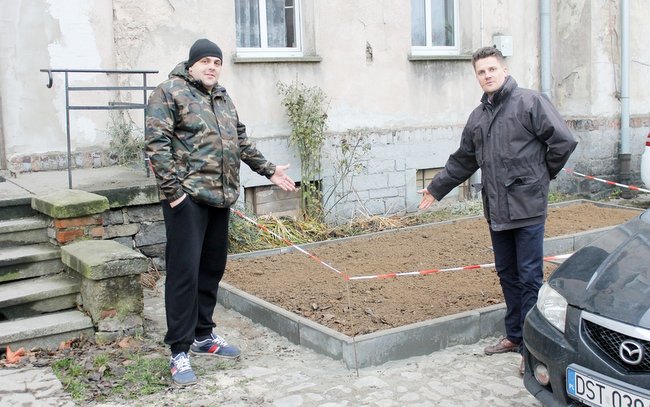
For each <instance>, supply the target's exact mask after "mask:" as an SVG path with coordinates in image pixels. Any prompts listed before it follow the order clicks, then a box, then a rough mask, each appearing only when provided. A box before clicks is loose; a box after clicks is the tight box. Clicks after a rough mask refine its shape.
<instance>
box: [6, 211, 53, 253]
mask: <svg viewBox="0 0 650 407" xmlns="http://www.w3.org/2000/svg"><path fill="white" fill-rule="evenodd" d="M48 225H49V220H47V219H45V218H43V217H40V216H32V217H28V218H17V219H6V220H0V247H7V246H15V245H26V244H35V243H47V242H48V241H49V238H48V236H47V227H48Z"/></svg>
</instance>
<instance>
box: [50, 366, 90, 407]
mask: <svg viewBox="0 0 650 407" xmlns="http://www.w3.org/2000/svg"><path fill="white" fill-rule="evenodd" d="M52 371H53V372H54V374H55V375H56V377H57V378H58V379H59V380H60V381H61V384H62V385H63V388H64V389H65V390H66V391H67V392H68V393H70V396H71V397H72V398H73V399H74V400H77V401H79V400H84V399H85V398H86V393H87V391H88V389H87V386H86V385H85V384H84V382H83V381H82V380H80V379H81V377H82V376H83V375H84V374H85V369H84V367H83V366H82V365H80V364H78V363H77V362H75V361H74V360H73V359H72V358H64V359H60V360H57V361H56V362H54V363H53V364H52Z"/></svg>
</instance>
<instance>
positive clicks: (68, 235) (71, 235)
mask: <svg viewBox="0 0 650 407" xmlns="http://www.w3.org/2000/svg"><path fill="white" fill-rule="evenodd" d="M83 235H84V231H83V230H81V229H66V230H57V231H56V241H57V242H59V243H69V242H71V241H73V240H75V239H76V238H79V237H83Z"/></svg>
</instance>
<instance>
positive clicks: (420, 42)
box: [411, 0, 427, 46]
mask: <svg viewBox="0 0 650 407" xmlns="http://www.w3.org/2000/svg"><path fill="white" fill-rule="evenodd" d="M424 1H425V0H411V45H413V46H425V45H427V44H426V18H425V16H424Z"/></svg>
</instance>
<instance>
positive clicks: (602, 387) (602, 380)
mask: <svg viewBox="0 0 650 407" xmlns="http://www.w3.org/2000/svg"><path fill="white" fill-rule="evenodd" d="M566 373H567V374H566V390H567V393H568V394H569V396H571V397H573V398H575V399H577V400H580V401H582V402H584V403H587V404H589V405H590V406H596V407H650V393H648V392H647V391H645V390H643V389H641V388H638V387H633V386H630V385H628V384H626V383H623V382H619V381H618V380H615V379H611V378H609V377H606V376H603V375H601V374H598V373H595V372H592V371H590V370H588V369H585V368H583V367H579V366H576V365H571V366H569V367H567V370H566Z"/></svg>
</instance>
